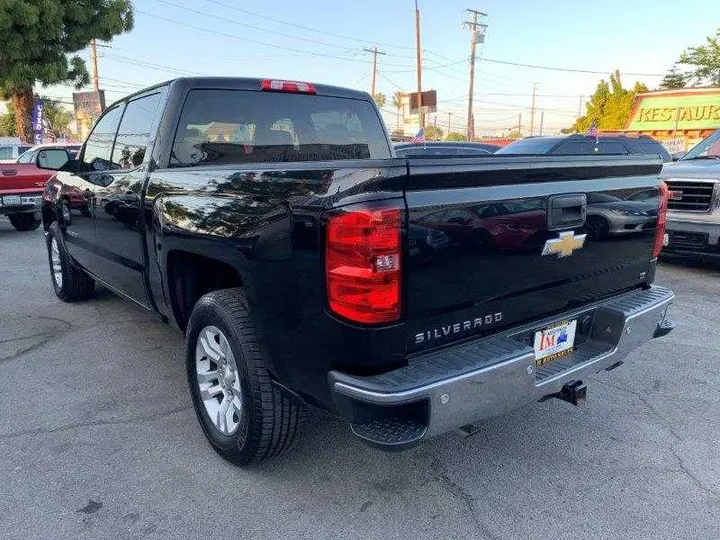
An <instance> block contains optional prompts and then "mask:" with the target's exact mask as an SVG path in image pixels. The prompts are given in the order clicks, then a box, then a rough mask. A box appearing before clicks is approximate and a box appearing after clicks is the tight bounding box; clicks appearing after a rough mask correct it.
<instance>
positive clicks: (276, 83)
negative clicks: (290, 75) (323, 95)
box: [260, 79, 315, 94]
mask: <svg viewBox="0 0 720 540" xmlns="http://www.w3.org/2000/svg"><path fill="white" fill-rule="evenodd" d="M260 88H261V89H262V90H263V91H265V92H289V93H291V94H314V93H315V85H314V84H310V83H306V82H299V81H280V80H277V79H263V80H262V81H261V82H260Z"/></svg>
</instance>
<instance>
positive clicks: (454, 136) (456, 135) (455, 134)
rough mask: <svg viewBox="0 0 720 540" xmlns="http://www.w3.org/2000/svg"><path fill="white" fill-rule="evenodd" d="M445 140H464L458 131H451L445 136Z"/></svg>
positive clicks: (463, 136)
mask: <svg viewBox="0 0 720 540" xmlns="http://www.w3.org/2000/svg"><path fill="white" fill-rule="evenodd" d="M445 140H446V141H464V140H465V135H463V134H462V133H458V132H457V131H451V132H450V133H448V134H447V135H446V136H445Z"/></svg>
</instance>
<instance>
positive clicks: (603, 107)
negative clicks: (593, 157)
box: [569, 71, 648, 133]
mask: <svg viewBox="0 0 720 540" xmlns="http://www.w3.org/2000/svg"><path fill="white" fill-rule="evenodd" d="M647 91H648V88H647V86H645V85H644V84H642V83H639V82H636V83H635V86H633V87H632V88H631V89H626V88H623V86H622V82H621V81H620V72H619V71H615V73H613V74H611V75H610V81H609V82H608V81H606V80H605V79H602V80H601V81H600V82H599V83H598V85H597V88H595V93H594V94H593V95H592V96H590V101H588V103H586V104H585V108H586V110H587V112H586V114H585V115H584V116H581V117H580V118H578V119H577V120H576V121H575V123H574V124H573V126H572V127H571V128H570V130H569V131H570V132H577V133H584V132H585V131H587V130H588V128H589V127H590V125H591V124H592V123H593V122H596V123H597V127H598V129H622V128H624V127H625V124H627V121H628V118H629V117H630V111H631V110H632V105H633V102H634V101H635V96H637V95H638V94H639V93H641V92H647Z"/></svg>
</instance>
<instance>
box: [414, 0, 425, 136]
mask: <svg viewBox="0 0 720 540" xmlns="http://www.w3.org/2000/svg"><path fill="white" fill-rule="evenodd" d="M415 47H416V49H417V91H418V93H417V106H418V118H419V121H420V129H425V113H424V112H423V108H422V49H421V47H420V8H418V3H417V0H415Z"/></svg>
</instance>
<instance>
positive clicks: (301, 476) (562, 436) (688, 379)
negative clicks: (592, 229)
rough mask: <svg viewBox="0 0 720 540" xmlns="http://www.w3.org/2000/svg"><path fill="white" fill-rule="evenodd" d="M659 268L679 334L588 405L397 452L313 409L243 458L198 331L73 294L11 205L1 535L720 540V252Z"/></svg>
mask: <svg viewBox="0 0 720 540" xmlns="http://www.w3.org/2000/svg"><path fill="white" fill-rule="evenodd" d="M657 281H658V283H660V284H663V285H666V286H669V287H671V288H673V289H674V290H675V293H676V295H677V299H676V301H675V304H674V306H673V307H672V308H671V314H672V316H673V318H674V320H675V321H676V322H677V324H678V327H677V329H676V330H675V331H674V332H672V333H671V334H670V335H669V336H667V337H665V338H662V339H658V340H654V341H653V342H651V343H649V344H647V346H645V347H644V348H642V349H641V350H639V351H636V352H635V353H633V354H632V355H631V356H630V357H628V359H627V361H626V363H625V364H624V365H623V366H621V367H620V368H619V369H616V370H614V371H612V372H610V373H602V374H600V375H596V376H595V377H594V378H592V379H589V380H587V381H585V382H586V383H587V384H588V402H587V403H586V405H584V406H582V407H572V406H571V405H569V404H567V403H563V402H560V401H557V400H550V401H547V402H544V403H537V404H534V405H532V406H529V407H526V408H523V409H521V410H518V411H516V412H514V413H512V414H509V415H506V416H503V417H501V418H496V419H493V420H490V421H486V422H483V423H482V424H481V425H480V430H479V432H478V433H477V434H476V435H474V436H472V437H469V438H466V439H463V438H461V437H460V436H459V435H457V434H450V435H447V436H443V437H440V438H436V439H434V440H431V441H429V442H427V443H425V444H423V445H421V446H419V447H417V448H414V449H412V450H410V451H408V452H404V453H398V454H387V453H382V452H379V451H376V450H373V449H370V448H368V447H366V446H364V445H363V444H362V443H360V442H359V441H357V440H356V439H355V438H354V437H353V436H352V435H351V434H350V432H349V430H348V429H347V427H346V426H345V425H344V424H343V423H341V422H339V421H337V420H335V419H333V418H331V417H329V416H327V415H325V414H322V413H313V414H311V417H310V419H309V421H308V424H307V425H306V427H305V430H304V432H303V434H302V436H301V438H300V440H299V442H298V444H297V445H296V447H295V448H294V450H293V451H291V452H290V453H288V454H286V455H285V456H283V457H281V458H280V459H276V460H275V461H272V462H270V463H268V464H266V465H263V466H261V467H258V468H255V469H251V470H242V469H239V468H236V467H234V466H232V465H230V464H229V463H227V462H225V461H223V460H222V459H221V458H220V457H218V456H217V455H216V454H215V453H214V452H213V451H212V449H211V448H210V446H209V445H208V444H207V443H206V442H205V438H204V436H203V434H202V431H201V429H200V426H199V424H198V423H197V421H196V419H195V413H194V412H193V410H192V407H191V403H190V396H189V394H188V390H187V387H186V382H185V377H184V366H183V359H182V357H183V339H182V336H181V334H180V333H179V332H178V331H177V330H174V329H173V328H170V327H168V326H166V325H164V324H162V323H161V322H159V321H158V320H157V319H155V318H154V317H152V316H151V315H149V314H147V313H145V312H143V311H142V310H140V309H139V308H137V307H135V306H133V305H131V304H130V303H128V302H126V301H123V300H121V299H119V298H117V297H115V296H114V295H113V294H111V293H110V292H108V291H105V290H101V291H99V293H98V294H97V296H96V297H95V298H94V299H93V300H91V301H89V302H84V303H80V304H74V305H70V304H64V303H62V302H61V301H60V300H58V299H57V298H56V297H55V295H54V294H53V291H52V286H51V284H50V278H49V273H48V268H47V255H46V251H45V243H44V237H43V233H42V230H37V231H33V232H29V233H20V232H16V231H15V230H14V229H12V227H11V226H10V224H9V223H8V222H7V221H6V220H5V219H4V218H0V538H2V539H5V538H11V539H16V538H17V539H23V540H30V539H36V538H37V539H65V538H68V539H70V538H72V539H105V538H152V539H154V538H183V539H184V538H215V539H224V538H252V539H280V538H312V539H321V538H363V539H375V538H377V539H390V538H398V539H400V538H401V539H406V538H412V539H424V538H431V539H438V538H440V539H443V540H447V539H453V538H489V539H494V540H498V539H515V538H518V539H520V538H522V539H530V538H532V539H543V538H548V539H565V538H567V539H574V540H575V539H582V538H587V539H594V540H596V539H616V538H617V539H648V540H650V539H652V540H660V539H716V538H720V451H719V450H718V449H719V448H720V375H719V374H718V373H719V372H720V369H719V368H720V294H719V293H720V267H714V268H713V267H708V266H699V267H695V266H688V265H667V264H663V265H661V267H660V268H659V271H658V277H657Z"/></svg>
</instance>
